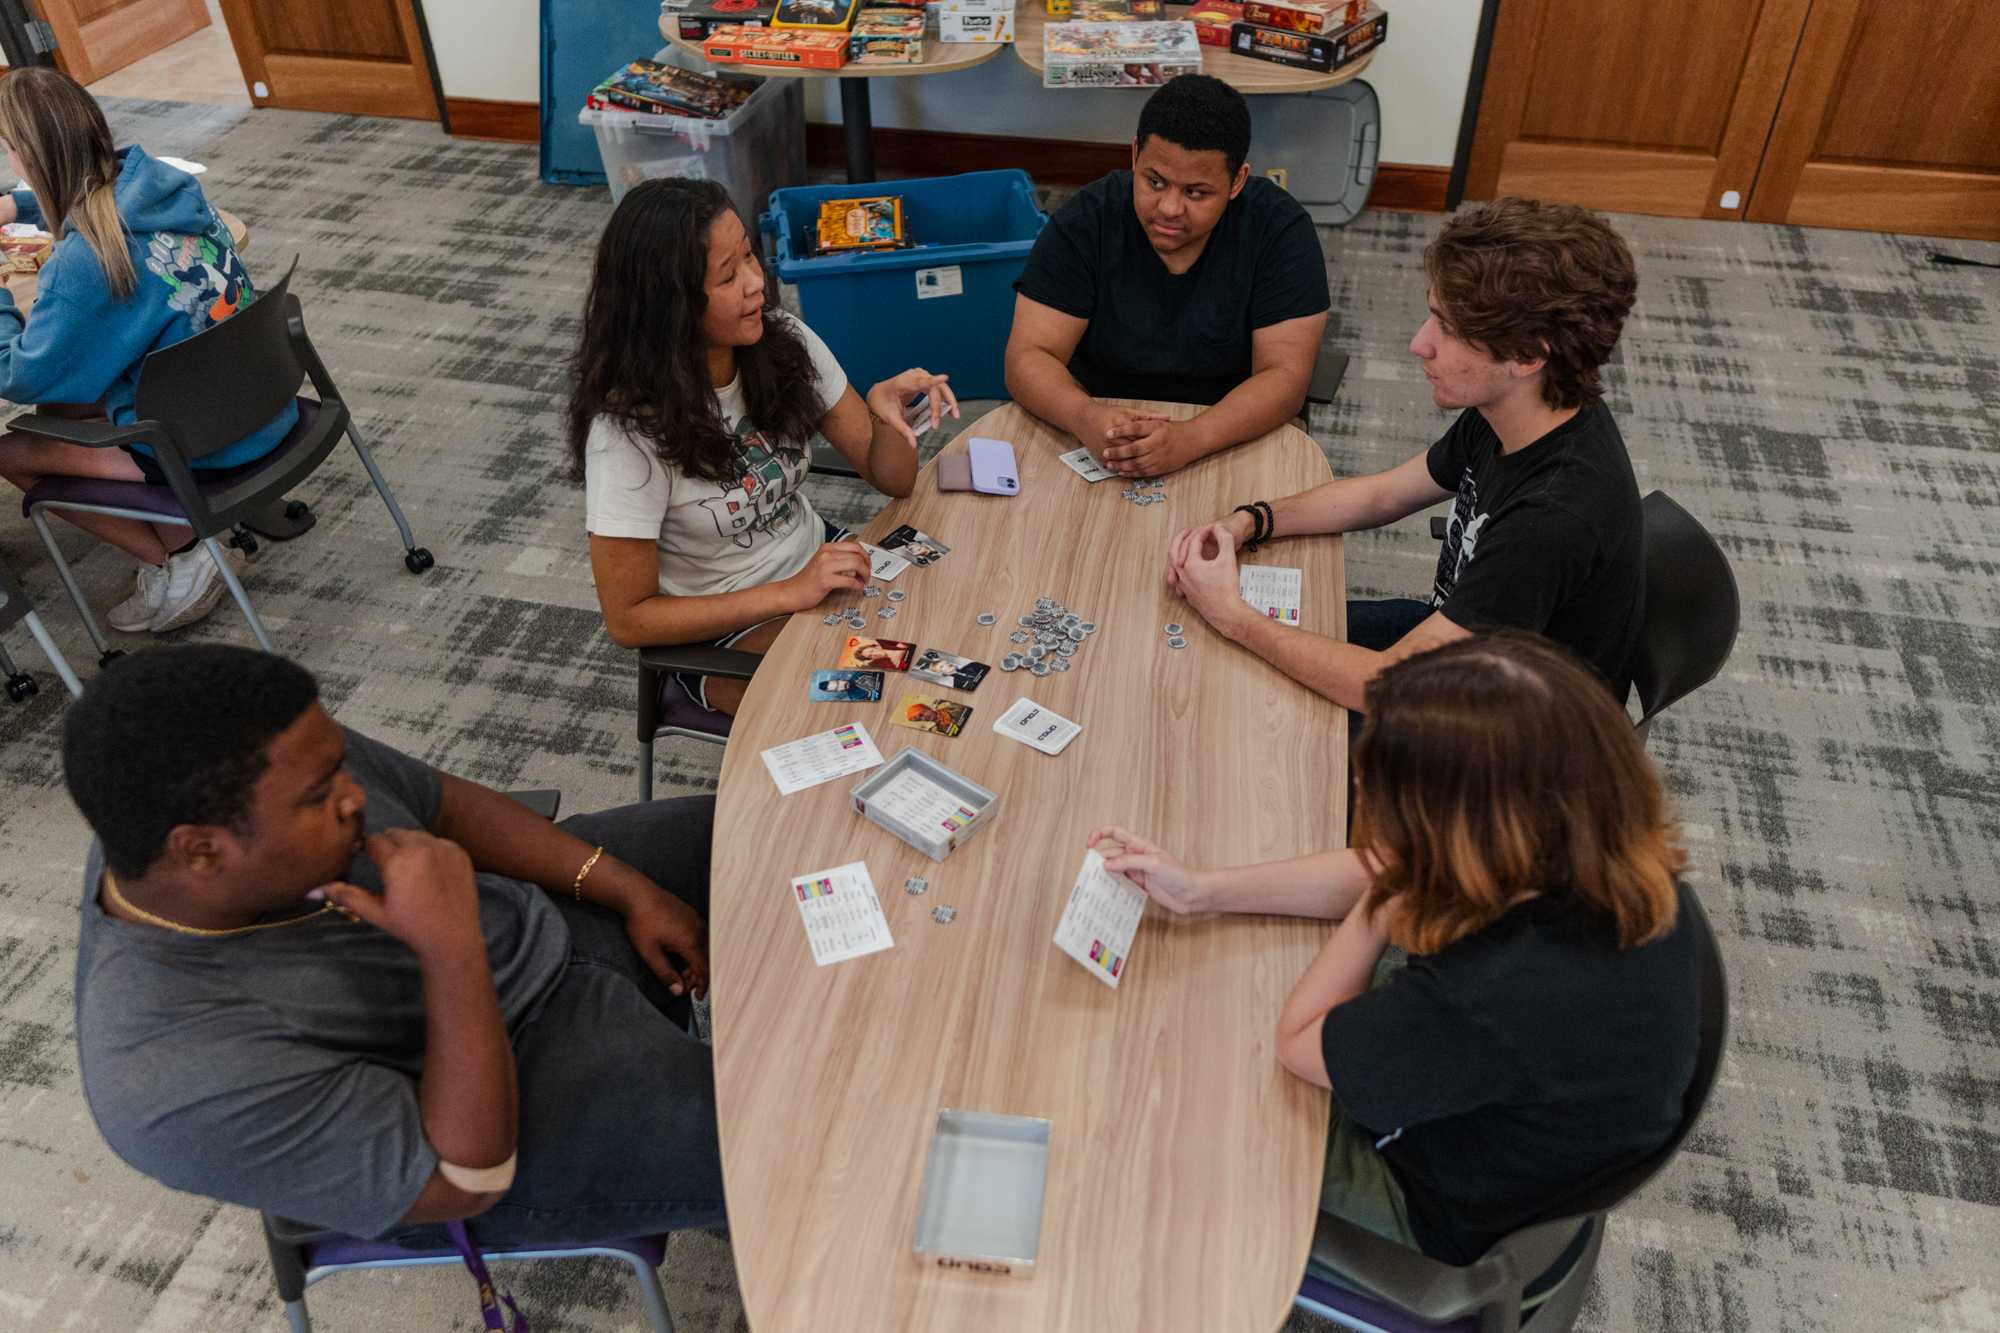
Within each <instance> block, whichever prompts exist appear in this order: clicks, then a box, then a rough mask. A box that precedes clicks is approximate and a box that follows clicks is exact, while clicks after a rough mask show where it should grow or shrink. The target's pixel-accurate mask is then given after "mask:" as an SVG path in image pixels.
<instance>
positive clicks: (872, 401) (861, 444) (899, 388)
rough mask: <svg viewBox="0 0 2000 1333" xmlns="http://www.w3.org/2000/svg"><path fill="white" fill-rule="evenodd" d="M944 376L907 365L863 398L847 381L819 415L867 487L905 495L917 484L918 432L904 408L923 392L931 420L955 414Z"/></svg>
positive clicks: (824, 432)
mask: <svg viewBox="0 0 2000 1333" xmlns="http://www.w3.org/2000/svg"><path fill="white" fill-rule="evenodd" d="M947 378H948V377H947V376H944V375H933V374H931V373H930V372H929V371H927V370H924V369H922V368H915V369H911V370H906V371H904V372H903V373H902V374H900V375H896V376H894V377H892V378H890V379H886V380H883V381H882V382H881V383H879V384H877V385H875V386H874V387H873V388H871V389H870V390H869V391H868V398H867V400H866V401H865V402H864V401H863V400H862V397H861V395H860V394H858V393H856V392H854V386H853V385H851V384H850V385H848V386H847V388H846V389H844V390H843V391H842V392H841V395H840V398H839V399H838V400H837V401H836V402H835V403H834V405H833V406H832V407H831V408H829V409H828V410H827V414H826V415H825V416H824V417H822V418H821V419H820V423H819V430H820V434H822V435H824V436H825V437H826V441H827V443H828V444H831V445H832V446H833V447H834V448H835V449H836V450H838V451H839V453H840V456H841V457H842V458H845V459H846V460H847V461H848V464H849V465H850V466H851V467H853V469H854V470H855V471H856V472H858V473H860V474H861V479H862V480H863V481H865V482H867V483H868V484H869V485H870V486H873V487H874V488H875V489H876V490H878V491H880V492H882V494H884V495H891V496H896V497H898V498H900V497H902V496H905V495H908V494H909V493H910V491H911V490H912V489H913V488H914V487H915V486H916V484H917V432H916V430H915V429H914V428H913V427H912V426H911V425H910V423H909V422H908V421H907V420H906V419H905V411H906V409H907V407H908V405H909V403H910V402H912V401H913V400H914V399H916V398H917V397H918V396H919V395H922V396H923V397H925V398H927V399H928V400H929V401H928V403H927V404H926V407H927V408H928V411H927V412H926V414H925V415H926V416H928V418H929V420H930V421H931V422H932V423H933V424H934V423H937V422H940V421H943V420H944V419H945V418H946V417H947V416H951V417H956V416H957V415H958V399H957V398H956V397H954V396H953V394H952V392H951V386H950V385H949V384H948V383H947V382H946V381H947Z"/></svg>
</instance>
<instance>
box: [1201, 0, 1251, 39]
mask: <svg viewBox="0 0 2000 1333" xmlns="http://www.w3.org/2000/svg"><path fill="white" fill-rule="evenodd" d="M1242 21H1243V6H1242V5H1238V4H1231V3H1230V0H1202V2H1201V3H1199V4H1196V5H1193V6H1191V7H1190V8H1189V9H1188V22H1190V23H1192V24H1194V35H1195V37H1196V38H1198V39H1199V40H1200V42H1201V44H1202V45H1203V46H1227V45H1229V29H1230V28H1231V27H1233V26H1234V25H1236V24H1238V23H1241V22H1242Z"/></svg>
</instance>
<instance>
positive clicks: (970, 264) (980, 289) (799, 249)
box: [760, 170, 1049, 398]
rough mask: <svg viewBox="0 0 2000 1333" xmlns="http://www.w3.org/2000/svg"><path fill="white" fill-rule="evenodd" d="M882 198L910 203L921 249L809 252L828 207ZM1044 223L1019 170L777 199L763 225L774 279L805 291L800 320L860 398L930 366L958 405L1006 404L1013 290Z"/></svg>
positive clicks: (809, 189) (907, 216)
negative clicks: (976, 401) (963, 401)
mask: <svg viewBox="0 0 2000 1333" xmlns="http://www.w3.org/2000/svg"><path fill="white" fill-rule="evenodd" d="M884 194H895V195H901V196H902V199H903V225H904V227H905V228H906V229H907V232H906V234H907V235H908V236H909V237H910V239H911V240H913V241H915V242H916V244H915V245H914V246H912V247H911V248H910V249H908V250H888V251H880V252H876V253H873V254H847V255H808V254H807V253H806V244H807V237H808V236H810V235H811V234H812V233H813V232H814V231H815V229H816V227H817V224H818V222H819V206H820V204H821V203H822V202H824V201H825V200H828V199H858V198H865V197H867V196H870V195H884ZM1048 220H1049V219H1048V215H1047V214H1045V213H1043V212H1042V211H1041V210H1040V209H1038V208H1036V207H1035V184H1034V182H1033V181H1031V180H1029V179H1028V173H1027V172H1025V171H1018V170H1016V171H970V172H967V173H965V174H964V175H962V176H932V177H927V178H925V179H921V180H899V181H884V182H880V183H878V184H872V185H815V186H806V187H801V188H795V189H788V190H773V191H772V192H771V207H770V209H769V210H768V211H767V212H766V213H765V214H764V216H763V218H762V219H761V222H760V225H761V226H762V227H763V229H764V232H765V234H766V236H767V237H768V239H769V240H770V243H771V254H772V255H773V256H774V257H775V260H776V264H777V269H778V276H779V277H780V278H781V279H783V280H784V281H786V282H789V283H792V284H793V285H795V286H796V287H797V288H798V289H799V313H800V314H801V315H803V316H804V317H805V321H806V323H808V324H810V325H812V328H813V332H815V333H817V334H818V335H819V336H820V337H821V338H823V339H825V340H826V345H827V346H828V347H830V348H832V349H833V353H834V355H835V356H837V357H839V358H840V365H841V368H842V369H843V370H845V371H846V372H847V378H848V379H850V380H851V381H853V383H854V386H855V390H856V392H858V393H864V394H865V393H866V392H867V391H868V389H869V387H870V386H871V385H873V384H875V383H877V382H878V381H880V380H884V379H887V378H888V377H889V376H891V375H894V374H896V373H898V372H900V371H904V370H908V369H909V368H910V367H911V366H922V367H923V368H924V369H926V370H929V371H933V372H936V373H938V374H943V375H949V376H951V387H952V391H953V392H954V393H956V394H957V395H958V396H959V397H960V398H1005V397H1007V381H1006V372H1005V368H1004V365H1003V361H1004V359H1005V356H1006V351H1007V331H1008V329H1009V328H1010V327H1011V326H1012V325H1013V322H1014V280H1015V279H1016V278H1018V277H1020V276H1021V268H1022V266H1023V265H1025V264H1026V263H1027V262H1028V251H1029V250H1030V249H1031V248H1033V246H1034V244H1035V237H1036V236H1038V235H1039V234H1040V233H1041V230H1042V224H1043V223H1045V222H1047V221H1048Z"/></svg>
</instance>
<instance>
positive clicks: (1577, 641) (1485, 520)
mask: <svg viewBox="0 0 2000 1333" xmlns="http://www.w3.org/2000/svg"><path fill="white" fill-rule="evenodd" d="M1426 461H1427V462H1428V464H1429V466H1430V473H1431V479H1432V480H1433V481H1435V482H1437V484H1438V485H1439V486H1442V487H1443V488H1444V489H1446V490H1448V491H1455V492H1456V493H1457V497H1458V498H1457V499H1456V500H1455V501H1454V502H1453V504H1452V508H1451V518H1450V520H1449V521H1448V524H1447V526H1446V529H1445V540H1444V548H1443V549H1442V550H1441V551H1439V552H1438V565H1437V577H1436V581H1435V584H1434V586H1433V587H1432V590H1431V606H1432V607H1433V608H1435V609H1436V610H1439V611H1442V612H1444V614H1445V617H1446V618H1447V619H1449V620H1450V621H1451V622H1452V623H1453V624H1455V625H1458V626H1461V627H1463V628H1465V629H1468V630H1479V629H1499V628H1506V629H1525V630H1533V631H1534V632H1536V633H1538V634H1543V635H1546V636H1548V637H1549V638H1551V639H1553V640H1555V641H1556V642H1557V643H1559V644H1561V645H1563V646H1564V647H1565V648H1568V649H1569V650H1570V651H1571V652H1573V653H1575V654H1576V655H1577V656H1578V657H1580V658H1582V659H1583V660H1584V661H1586V662H1588V663H1590V664H1591V665H1592V666H1594V667H1596V668H1597V671H1598V674H1599V675H1601V676H1603V677H1604V679H1605V680H1606V681H1607V682H1609V683H1610V686H1611V691H1612V693H1613V694H1614V695H1616V696H1617V697H1618V698H1619V699H1620V700H1621V701H1622V700H1623V699H1624V698H1625V696H1626V694H1627V693H1628V691H1629V690H1630V688H1631V683H1632V654H1633V650H1634V649H1635V648H1636V647H1637V645H1638V641H1639V626H1640V621H1641V618H1642V616H1643V615H1644V613H1645V604H1644V603H1645V581H1644V551H1643V549H1642V545H1641V537H1642V530H1641V521H1640V512H1639V485H1638V482H1637V481H1635V480H1634V479H1633V476H1632V460H1631V458H1630V457H1629V456H1628V455H1627V454H1626V452H1625V441H1624V439H1623V438H1622V437H1621V436H1620V435H1619V433H1618V424H1617V423H1616V422H1615V421H1613V420H1612V419H1611V411H1610V409H1609V408H1607V407H1605V406H1604V404H1603V403H1601V402H1599V403H1593V404H1591V405H1590V406H1588V407H1585V408H1583V409H1582V410H1580V411H1579V412H1577V414H1576V415H1575V416H1573V417H1571V418H1570V419H1569V420H1568V421H1566V422H1564V423H1563V424H1562V425H1560V426H1557V427H1556V428H1555V429H1554V430H1552V431H1550V432H1549V433H1548V434H1546V435H1544V436H1542V437H1541V438H1540V439H1539V440H1536V441H1535V442H1534V443H1533V444H1530V445H1528V446H1527V447H1526V448H1525V449H1520V450H1517V451H1516V452H1514V453H1512V454H1503V453H1502V452H1501V451H1500V437H1499V436H1498V435H1496V434H1495V433H1494V431H1493V427H1491V426H1490V425H1488V424H1487V422H1486V418H1485V417H1483V416H1481V415H1480V414H1479V412H1478V410H1477V409H1476V408H1469V409H1467V410H1466V412H1465V413H1464V414H1463V415H1462V416H1460V417H1459V419H1458V420H1457V421H1455V422H1453V423H1452V426H1451V429H1450V430H1448V431H1446V432H1445V433H1444V437H1443V438H1442V439H1440V440H1439V441H1438V442H1437V443H1436V444H1434V445H1432V446H1431V449H1430V454H1429V457H1428V458H1427V460H1426Z"/></svg>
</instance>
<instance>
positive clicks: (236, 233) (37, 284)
mask: <svg viewBox="0 0 2000 1333" xmlns="http://www.w3.org/2000/svg"><path fill="white" fill-rule="evenodd" d="M215 215H216V216H217V217H219V218H221V219H222V225H223V226H225V227H227V228H229V239H230V240H231V241H233V242H234V243H235V245H236V248H237V249H238V250H244V249H248V248H249V245H250V228H249V227H247V226H245V225H244V224H243V219H241V218H239V217H237V216H236V215H235V214H234V213H229V212H225V211H224V210H222V209H220V208H218V209H216V210H215ZM5 283H6V287H7V290H8V291H10V292H12V293H13V294H14V308H15V309H17V310H19V311H20V312H21V313H22V314H24V315H25V314H27V313H28V311H29V310H30V309H31V308H32V307H33V306H34V304H35V298H36V297H37V296H39V295H40V294H41V290H42V279H41V275H40V274H39V273H10V274H8V275H7V277H6V279H5Z"/></svg>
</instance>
